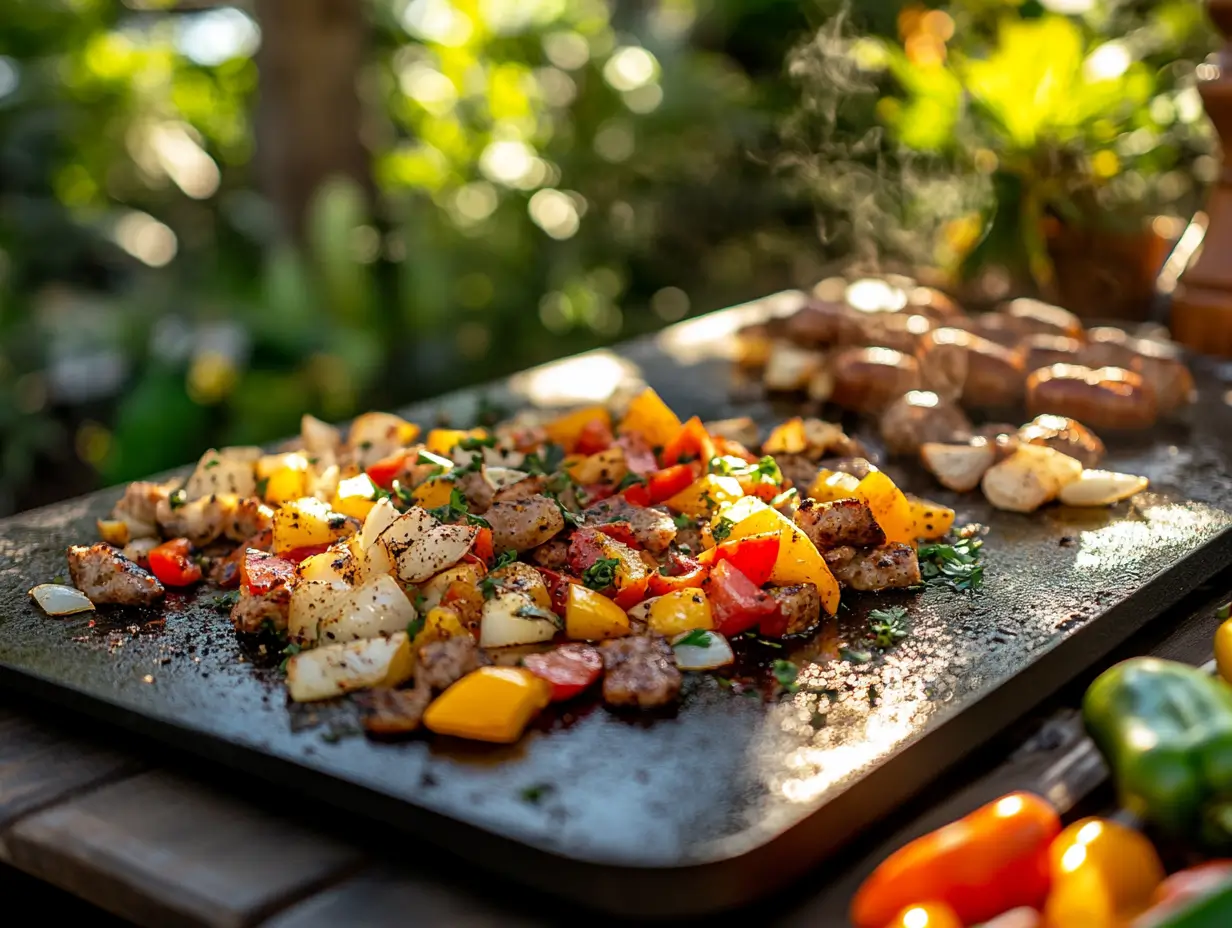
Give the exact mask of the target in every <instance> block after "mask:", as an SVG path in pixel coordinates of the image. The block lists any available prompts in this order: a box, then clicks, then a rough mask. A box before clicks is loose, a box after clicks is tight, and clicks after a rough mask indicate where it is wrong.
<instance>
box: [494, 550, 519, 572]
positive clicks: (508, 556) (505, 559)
mask: <svg viewBox="0 0 1232 928" xmlns="http://www.w3.org/2000/svg"><path fill="white" fill-rule="evenodd" d="M517 559H518V552H516V551H514V550H513V549H510V550H508V551H502V552H501V553H500V554H498V555H497V556H496V560H495V561H493V562H492V569H493V570H500V569H501V568H502V567H508V566H509V565H510V564H512V563H513V562H514V561H516V560H517Z"/></svg>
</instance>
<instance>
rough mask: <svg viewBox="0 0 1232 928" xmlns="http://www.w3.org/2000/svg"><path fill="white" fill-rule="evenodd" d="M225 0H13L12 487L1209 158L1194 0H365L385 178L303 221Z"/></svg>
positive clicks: (1178, 181) (1129, 193)
mask: <svg viewBox="0 0 1232 928" xmlns="http://www.w3.org/2000/svg"><path fill="white" fill-rule="evenodd" d="M247 2H249V0H235V2H234V4H228V3H212V2H211V0H7V3H6V4H5V10H4V16H3V17H2V18H0V468H2V471H0V513H2V512H4V511H7V510H11V509H13V508H15V507H16V508H21V507H24V506H27V505H34V504H36V503H39V502H45V501H50V500H52V499H56V498H60V497H62V496H66V495H70V494H72V493H74V492H79V491H82V490H84V489H88V488H89V487H91V486H93V485H96V484H97V483H100V482H108V483H109V482H117V481H120V480H123V479H127V478H132V477H135V476H139V475H142V474H146V473H150V472H154V471H157V470H159V469H162V468H164V467H169V466H173V465H176V464H180V463H183V462H185V461H187V460H190V459H192V458H193V457H195V456H196V455H197V454H198V453H199V451H200V450H201V448H203V447H204V446H206V445H208V444H219V443H235V442H258V441H266V440H270V439H273V438H276V437H278V436H280V435H283V434H288V433H290V432H292V431H294V429H295V428H296V424H297V422H298V418H299V416H300V415H301V414H302V413H303V412H313V413H315V414H318V415H321V416H323V417H325V418H329V419H339V418H345V417H347V416H348V415H350V414H353V413H355V412H357V411H359V410H361V409H363V408H367V407H371V406H376V407H385V408H391V407H395V406H397V405H399V404H402V403H405V402H408V401H411V400H414V399H417V398H421V397H425V396H430V395H434V394H437V393H440V392H443V391H445V390H447V389H450V388H453V387H456V386H460V385H463V384H467V383H475V382H479V381H483V380H487V379H490V378H493V377H495V376H499V375H501V374H505V373H508V372H511V371H513V370H516V369H519V368H522V367H526V366H528V365H531V364H534V363H538V362H541V361H544V360H548V359H550V358H553V357H558V356H561V355H564V354H568V353H571V352H575V351H579V350H582V349H585V348H589V347H592V346H594V345H597V344H602V343H606V342H610V341H613V340H616V339H618V338H624V337H628V336H630V335H634V334H637V333H640V332H644V331H648V330H651V329H653V328H655V327H658V326H660V325H662V324H664V323H665V322H669V321H673V320H675V319H678V318H680V317H682V316H683V315H686V314H689V313H694V312H700V311H704V310H708V309H712V308H715V307H718V306H721V305H724V304H728V303H732V302H736V301H739V300H741V299H744V298H750V297H754V296H757V295H761V294H763V293H766V292H769V291H771V290H774V289H777V288H780V287H783V286H789V285H796V286H807V285H809V284H811V283H812V282H814V281H815V280H816V279H817V278H818V277H819V276H820V275H821V273H822V271H823V270H825V269H827V268H828V267H832V266H834V264H836V263H851V262H857V263H858V262H861V261H863V262H864V263H865V264H867V265H871V264H877V265H879V266H886V265H894V264H895V263H898V264H899V265H902V266H906V267H915V266H921V265H924V266H927V265H933V264H940V265H943V266H946V265H955V264H957V263H958V262H959V261H960V260H961V259H963V258H966V259H967V260H968V263H969V264H975V265H979V266H986V265H988V264H991V263H995V262H1001V263H1013V262H1015V261H1017V262H1019V263H1020V264H1022V266H1023V267H1026V268H1028V269H1029V270H1034V271H1036V272H1037V276H1038V274H1039V267H1038V263H1037V264H1036V265H1035V266H1033V265H1032V264H1031V262H1032V260H1033V259H1032V257H1031V256H1032V254H1035V255H1036V256H1038V242H1035V243H1034V244H1033V243H1032V240H1031V236H1032V235H1034V234H1035V233H1036V232H1037V231H1038V228H1039V222H1037V219H1039V218H1040V217H1047V218H1050V219H1052V218H1056V217H1064V218H1065V219H1066V220H1067V221H1078V220H1081V221H1083V222H1104V221H1112V220H1118V221H1119V220H1121V219H1124V218H1125V217H1128V221H1129V222H1131V223H1132V222H1134V221H1140V220H1141V219H1142V218H1143V217H1144V216H1148V215H1150V214H1152V213H1153V212H1157V211H1160V210H1165V209H1174V210H1176V211H1178V212H1181V213H1182V214H1183V213H1184V211H1185V210H1186V209H1188V208H1191V207H1192V205H1193V204H1194V203H1196V202H1197V196H1198V194H1199V192H1200V181H1201V180H1202V178H1204V177H1207V176H1209V175H1210V171H1211V170H1212V168H1213V165H1214V163H1215V162H1214V161H1213V159H1212V158H1211V147H1212V146H1211V139H1210V135H1209V131H1208V130H1207V128H1206V126H1205V123H1204V122H1203V120H1202V116H1201V109H1200V106H1197V96H1196V92H1195V91H1194V89H1193V84H1194V69H1195V66H1196V63H1197V62H1199V61H1200V60H1201V59H1202V56H1203V55H1204V54H1205V53H1206V52H1207V51H1208V50H1209V49H1210V48H1211V47H1213V39H1212V34H1211V32H1210V30H1209V28H1208V27H1207V25H1206V23H1205V21H1204V19H1203V17H1202V14H1201V12H1200V9H1199V7H1198V5H1197V4H1194V3H1191V2H1189V0H1049V2H1050V3H1051V4H1052V6H1053V7H1054V8H1053V9H1052V10H1049V9H1046V8H1045V7H1046V6H1047V5H1048V4H1045V5H1041V4H1040V3H1039V2H1038V0H950V2H948V3H946V4H943V5H942V6H941V8H940V9H933V10H929V9H927V8H925V7H920V6H904V5H903V4H901V3H899V2H894V0H867V2H863V3H860V4H857V5H851V6H850V8H849V4H848V3H847V2H846V0H811V2H809V3H806V4H801V3H799V2H797V0H637V2H628V3H624V2H622V3H617V2H615V0H354V2H356V3H361V2H362V3H363V13H364V17H365V20H366V23H367V30H368V36H367V52H366V58H365V63H364V65H363V67H362V68H361V69H360V72H359V73H358V74H356V75H355V80H356V83H357V86H358V87H359V88H360V95H361V100H362V103H363V107H364V124H363V129H362V132H361V137H362V139H363V142H364V144H365V146H366V148H367V150H368V152H369V155H370V164H371V175H372V177H371V179H372V182H373V189H374V190H375V199H374V201H369V199H368V198H367V197H366V196H365V193H364V190H363V188H362V187H361V186H358V185H356V184H355V183H354V182H353V181H347V180H344V179H342V178H339V179H337V180H335V181H332V182H330V183H327V184H325V185H324V186H322V187H321V188H320V189H319V190H318V192H317V196H316V197H315V199H314V201H313V203H312V206H311V209H310V211H309V214H308V218H307V221H306V224H305V231H304V235H303V240H302V241H301V242H300V243H298V244H297V245H292V244H290V243H288V242H287V241H285V240H284V239H282V238H281V237H280V236H279V233H278V230H279V229H280V228H282V227H284V226H285V223H280V222H279V219H280V217H279V216H278V215H276V214H275V212H274V207H273V206H272V205H271V201H270V200H268V199H266V198H265V197H263V196H262V191H261V189H260V187H261V183H260V177H261V174H260V172H259V171H258V170H257V166H258V164H259V162H260V157H261V152H260V150H259V149H258V146H257V142H256V139H257V138H258V136H259V133H258V131H257V129H258V128H259V122H260V120H261V118H262V117H261V110H260V109H259V108H258V106H257V100H258V93H259V90H260V89H261V74H260V72H259V67H258V58H256V57H254V56H255V55H256V54H257V52H258V49H259V48H260V44H261V41H262V35H261V24H260V23H259V22H257V20H256V18H255V14H254V13H253V11H252V10H253V7H251V6H249V5H247ZM258 7H259V4H258ZM810 37H811V38H810ZM1093 61H1094V62H1096V63H1097V64H1098V63H1099V62H1102V66H1103V67H1104V69H1105V71H1112V70H1115V71H1116V73H1115V74H1109V75H1108V76H1105V77H1104V78H1101V79H1098V80H1092V79H1091V73H1092V67H1093V65H1092V62H1093ZM1122 65H1124V66H1123V67H1122ZM1096 70H1097V71H1098V67H1097V68H1096ZM1030 87H1036V88H1037V89H1038V88H1040V87H1048V88H1051V89H1050V90H1049V91H1048V92H1047V93H1036V94H1035V95H1034V97H1033V98H1030V99H1028V97H1027V96H1025V91H1024V90H1023V88H1030ZM1028 103H1029V104H1030V105H1027V104H1028ZM1195 107H1197V108H1195ZM1203 159H1206V160H1203ZM1204 172H1205V173H1204ZM1195 177H1196V178H1197V179H1198V180H1199V183H1195V182H1194V178H1195ZM1024 217H1025V218H1024ZM994 246H995V248H996V249H1000V250H999V251H995V253H994V250H995V249H994ZM981 249H983V250H981ZM1033 249H1034V251H1033Z"/></svg>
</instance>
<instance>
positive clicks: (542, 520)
mask: <svg viewBox="0 0 1232 928" xmlns="http://www.w3.org/2000/svg"><path fill="white" fill-rule="evenodd" d="M484 518H485V519H487V520H488V524H489V525H490V526H492V547H493V549H494V550H495V551H496V553H497V554H503V553H504V552H506V551H519V552H521V551H529V550H530V549H531V548H537V547H538V546H539V545H541V544H543V543H544V542H545V541H547V540H548V539H550V538H554V537H555V536H556V535H558V534H559V533H560V532H561V531H562V530H563V529H564V527H565V518H564V516H562V515H561V514H560V509H559V508H558V507H557V505H556V502H555V501H554V500H550V499H548V498H547V497H546V496H538V495H536V496H528V497H527V498H526V499H519V500H513V501H511V502H506V503H493V504H492V508H490V509H489V510H488V511H487V512H486V513H484Z"/></svg>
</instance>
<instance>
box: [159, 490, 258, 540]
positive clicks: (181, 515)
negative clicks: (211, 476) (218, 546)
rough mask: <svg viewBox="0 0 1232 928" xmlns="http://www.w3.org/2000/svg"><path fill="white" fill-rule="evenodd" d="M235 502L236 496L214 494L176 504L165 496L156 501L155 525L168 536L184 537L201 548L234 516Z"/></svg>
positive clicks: (221, 530) (220, 531)
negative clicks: (156, 519)
mask: <svg viewBox="0 0 1232 928" xmlns="http://www.w3.org/2000/svg"><path fill="white" fill-rule="evenodd" d="M238 503H239V500H238V498H237V497H235V496H229V495H220V494H217V493H211V494H210V495H209V496H202V497H199V498H197V499H194V500H190V501H189V502H186V503H180V504H179V505H177V506H172V505H171V501H170V500H169V499H165V500H162V501H160V502H159V504H158V509H157V513H158V527H159V528H160V529H161V530H162V533H163V535H165V536H166V537H168V538H187V539H188V540H189V541H191V542H192V543H193V544H194V545H195V546H196V547H198V548H203V547H205V546H206V545H208V544H209V543H210V542H211V541H213V540H214V539H215V538H217V537H218V536H219V535H221V534H222V533H223V530H224V529H225V528H226V527H227V525H228V523H229V522H230V521H231V520H232V518H233V517H234V516H235V511H236V507H237V505H238Z"/></svg>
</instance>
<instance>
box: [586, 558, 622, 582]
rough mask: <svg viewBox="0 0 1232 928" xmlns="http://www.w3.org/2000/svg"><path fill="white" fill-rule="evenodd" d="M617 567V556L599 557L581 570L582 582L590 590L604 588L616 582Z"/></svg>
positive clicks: (618, 561) (618, 565) (618, 564)
mask: <svg viewBox="0 0 1232 928" xmlns="http://www.w3.org/2000/svg"><path fill="white" fill-rule="evenodd" d="M618 567H620V560H619V559H618V558H614V557H601V558H599V560H597V561H595V562H594V563H593V564H591V565H590V566H589V567H587V568H586V569H585V570H584V571H582V582H583V583H585V584H586V585H587V586H588V587H590V588H591V589H592V590H606V589H607V588H608V587H610V586H611V585H612V584H613V583H615V582H616V569H617V568H618Z"/></svg>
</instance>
